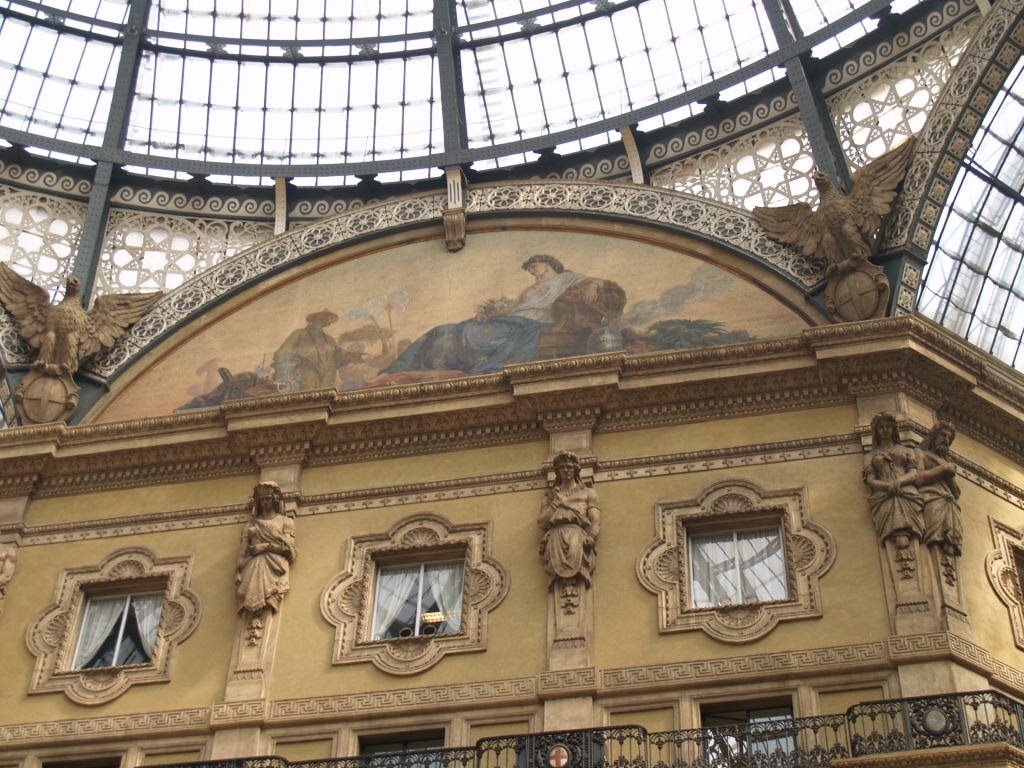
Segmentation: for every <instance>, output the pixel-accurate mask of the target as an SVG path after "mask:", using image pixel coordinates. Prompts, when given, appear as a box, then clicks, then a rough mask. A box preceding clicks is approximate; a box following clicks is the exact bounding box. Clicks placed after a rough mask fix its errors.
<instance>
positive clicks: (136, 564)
mask: <svg viewBox="0 0 1024 768" xmlns="http://www.w3.org/2000/svg"><path fill="white" fill-rule="evenodd" d="M191 568H192V557H191V556H185V557H171V558H157V557H156V555H155V554H154V553H153V552H151V551H150V550H148V549H144V548H142V547H134V548H130V549H121V550H118V551H117V552H114V553H113V554H111V555H110V556H108V557H107V558H106V559H105V560H104V561H103V562H102V563H100V564H99V565H97V566H94V567H83V568H72V569H67V570H64V571H62V572H61V576H60V579H59V581H58V584H57V590H56V593H55V597H54V601H53V602H52V603H51V604H50V605H48V606H47V607H46V608H45V609H44V610H43V612H42V613H41V614H40V615H39V617H38V618H37V619H36V620H35V621H34V622H33V623H32V625H31V626H29V628H28V632H27V634H26V637H25V641H26V643H27V644H28V649H29V651H31V652H32V653H33V654H34V655H35V656H36V665H35V670H34V672H33V674H32V681H31V684H30V686H29V693H46V692H50V691H63V692H64V693H65V695H66V696H67V697H68V698H69V699H71V700H72V701H74V702H76V703H77V704H86V705H92V704H103V703H106V702H108V701H111V700H112V699H115V698H117V697H118V696H120V695H121V694H122V693H124V692H125V691H127V690H128V689H129V688H130V687H131V686H132V685H137V684H143V683H160V682H167V681H168V680H169V679H170V677H169V674H168V672H169V666H170V662H171V657H172V655H173V652H174V649H175V648H176V647H177V645H178V644H179V643H181V642H183V641H184V640H185V639H186V638H187V637H188V636H189V635H191V634H192V632H193V631H194V630H195V628H196V627H197V626H198V624H199V619H200V617H201V616H202V606H201V604H200V602H199V598H198V597H197V596H196V594H195V593H194V592H192V591H191V590H190V589H189V588H188V587H189V577H190V571H191ZM159 585H162V586H163V593H164V605H163V610H162V611H161V614H160V625H159V627H158V628H157V634H156V641H155V644H154V649H153V660H152V661H151V662H150V663H148V664H132V665H128V666H123V667H106V668H102V669H72V668H71V664H72V662H73V656H74V652H75V645H76V641H77V639H78V638H77V633H76V628H77V627H79V626H80V625H81V619H82V612H83V611H84V609H85V603H86V599H87V597H88V595H89V593H90V592H91V591H99V592H102V593H103V594H110V593H111V592H114V593H115V594H116V593H117V592H118V591H123V593H124V594H130V593H132V592H134V591H136V590H143V589H145V590H147V591H152V589H153V587H154V586H159Z"/></svg>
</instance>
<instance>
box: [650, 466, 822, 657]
mask: <svg viewBox="0 0 1024 768" xmlns="http://www.w3.org/2000/svg"><path fill="white" fill-rule="evenodd" d="M654 514H655V529H656V531H657V537H656V538H655V539H654V540H652V541H651V542H650V543H649V544H648V545H647V547H646V548H645V549H644V551H643V553H642V554H641V555H640V558H639V560H638V561H637V578H638V579H639V580H640V583H641V584H642V585H643V586H644V588H645V589H647V590H648V591H650V592H652V593H654V594H655V595H657V597H658V628H659V630H660V631H661V632H686V631H692V630H701V631H703V632H705V633H707V634H708V635H710V636H711V637H714V638H716V639H718V640H721V641H723V642H727V643H747V642H751V641H753V640H757V639H758V638H760V637H763V636H764V635H766V634H768V633H769V632H770V631H771V630H772V629H773V628H774V627H775V625H776V624H778V623H779V622H780V621H789V620H793V619H807V618H814V617H818V616H820V615H821V594H820V585H819V581H820V579H821V577H822V576H824V575H825V573H827V572H828V570H829V568H831V567H832V563H833V562H834V560H835V552H836V547H835V540H834V539H833V537H832V535H831V534H830V533H829V532H828V531H827V530H826V529H825V528H823V527H822V526H820V525H818V524H816V523H814V522H812V521H811V520H810V519H809V517H808V515H807V511H806V508H805V505H804V495H803V491H802V490H785V491H773V492H765V491H762V490H761V489H760V488H758V487H757V486H756V485H754V484H753V483H748V482H745V481H727V482H723V483H717V484H715V485H713V486H711V487H710V488H708V489H707V490H705V491H704V492H703V493H702V494H701V495H700V496H699V497H698V498H696V499H690V500H687V501H678V502H668V503H665V504H658V505H656V507H655V513H654ZM708 553H711V554H712V555H713V556H709V554H708ZM744 581H746V582H748V584H747V587H746V588H744V587H743V582H744ZM753 582H759V584H760V586H752V583H753ZM712 584H714V585H715V586H714V589H713V592H714V594H713V595H711V596H710V597H709V585H712ZM726 592H728V593H729V594H728V595H726V594H725V593H726Z"/></svg>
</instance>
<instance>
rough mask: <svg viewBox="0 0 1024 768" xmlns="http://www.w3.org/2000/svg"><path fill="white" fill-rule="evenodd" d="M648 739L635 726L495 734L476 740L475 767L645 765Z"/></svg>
mask: <svg viewBox="0 0 1024 768" xmlns="http://www.w3.org/2000/svg"><path fill="white" fill-rule="evenodd" d="M647 738H648V734H647V731H646V730H644V729H643V728H639V727H636V726H624V727H620V728H592V729H590V730H584V731H550V732H547V733H537V734H529V735H524V736H498V737H494V738H488V739H481V740H480V741H478V742H477V744H476V750H477V755H478V757H479V760H480V762H479V765H478V767H477V768H647Z"/></svg>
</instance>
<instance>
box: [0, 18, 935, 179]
mask: <svg viewBox="0 0 1024 768" xmlns="http://www.w3.org/2000/svg"><path fill="white" fill-rule="evenodd" d="M916 4H917V2H915V1H914V0H905V1H904V2H902V3H896V4H894V5H893V6H892V8H890V5H891V4H890V3H889V2H882V1H881V0H588V1H586V2H581V1H580V0H563V1H562V2H558V1H557V0H348V2H342V1H340V0H273V1H271V0H128V2H127V3H125V2H117V1H116V0H64V2H59V1H58V0H49V1H46V2H30V1H29V0H6V1H3V2H0V9H2V13H3V16H2V19H0V138H2V139H5V140H7V141H8V142H11V143H15V144H20V145H23V146H28V147H34V148H36V149H37V150H40V151H42V152H43V153H45V154H49V155H51V156H56V157H61V158H65V159H78V160H79V161H84V162H89V161H106V162H111V163H115V164H117V165H122V166H127V167H134V168H141V169H148V170H150V171H152V172H158V173H159V172H162V173H163V175H179V176H183V177H187V174H202V175H205V176H210V175H213V176H215V177H216V176H223V177H225V179H224V180H230V179H231V178H232V177H235V178H237V177H243V176H248V177H254V178H257V179H259V178H262V179H264V180H266V179H267V177H269V176H289V177H293V178H295V177H299V182H298V183H302V180H303V179H304V180H305V181H306V183H317V182H318V181H319V183H339V182H342V181H346V180H351V181H355V180H356V178H355V177H357V176H365V175H373V174H385V175H387V176H386V178H405V179H407V178H416V177H423V176H426V175H430V174H434V173H437V172H438V169H439V168H442V167H446V166H451V165H474V164H475V166H476V167H479V168H486V167H495V166H497V165H505V164H509V163H516V162H523V161H525V160H529V159H532V158H533V157H535V156H536V155H535V153H536V152H537V151H538V150H546V149H550V148H556V150H557V151H559V152H567V151H573V150H578V149H584V148H587V147H591V146H596V145H600V144H604V143H607V142H609V141H614V140H618V138H619V135H618V133H617V132H615V129H617V128H621V127H624V126H626V125H634V124H635V125H639V127H640V128H641V129H642V130H644V129H649V128H655V127H661V126H663V125H666V124H671V123H674V122H677V121H678V120H680V119H683V118H686V117H689V116H691V115H693V114H696V113H698V112H700V111H701V109H703V107H702V106H701V104H700V102H701V101H706V100H708V99H711V98H715V97H717V98H720V99H722V100H728V99H729V98H731V97H733V96H735V95H742V94H745V93H747V92H750V91H753V90H756V89H757V88H760V87H762V86H763V85H765V84H767V83H769V82H771V81H773V80H775V79H778V78H780V77H783V76H785V73H786V63H787V62H790V61H792V60H794V58H795V57H798V56H801V55H803V54H810V53H817V54H820V53H823V52H829V51H830V50H832V49H834V48H836V47H838V46H840V45H844V44H847V43H850V42H852V41H854V40H856V39H857V38H858V37H860V36H862V35H863V34H865V33H866V32H867V31H869V30H870V29H871V28H873V27H874V26H875V25H876V24H877V20H876V19H875V18H874V17H875V16H878V15H880V14H883V13H889V12H897V13H898V12H901V11H903V10H905V9H906V8H909V7H911V6H913V5H916ZM268 166H271V167H268Z"/></svg>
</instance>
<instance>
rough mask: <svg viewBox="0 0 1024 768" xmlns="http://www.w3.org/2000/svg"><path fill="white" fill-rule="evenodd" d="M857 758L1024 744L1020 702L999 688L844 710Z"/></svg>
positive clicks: (878, 703)
mask: <svg viewBox="0 0 1024 768" xmlns="http://www.w3.org/2000/svg"><path fill="white" fill-rule="evenodd" d="M846 719H847V721H848V727H849V729H850V745H851V747H852V751H853V754H854V756H858V757H859V756H861V755H874V754H881V753H885V752H904V751H907V750H911V749H936V748H940V747H954V746H961V745H967V744H992V743H996V742H1005V743H1007V744H1013V745H1014V746H1017V747H1024V738H1022V709H1021V704H1020V703H1019V702H1017V701H1014V700H1013V699H1011V698H1009V697H1008V696H1004V695H1002V694H1001V693H996V692H995V691H975V692H973V693H959V694H949V695H946V696H919V697H916V698H912V699H894V700H887V701H872V702H867V703H864V704H857V705H855V706H853V707H850V709H848V710H847V712H846Z"/></svg>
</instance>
